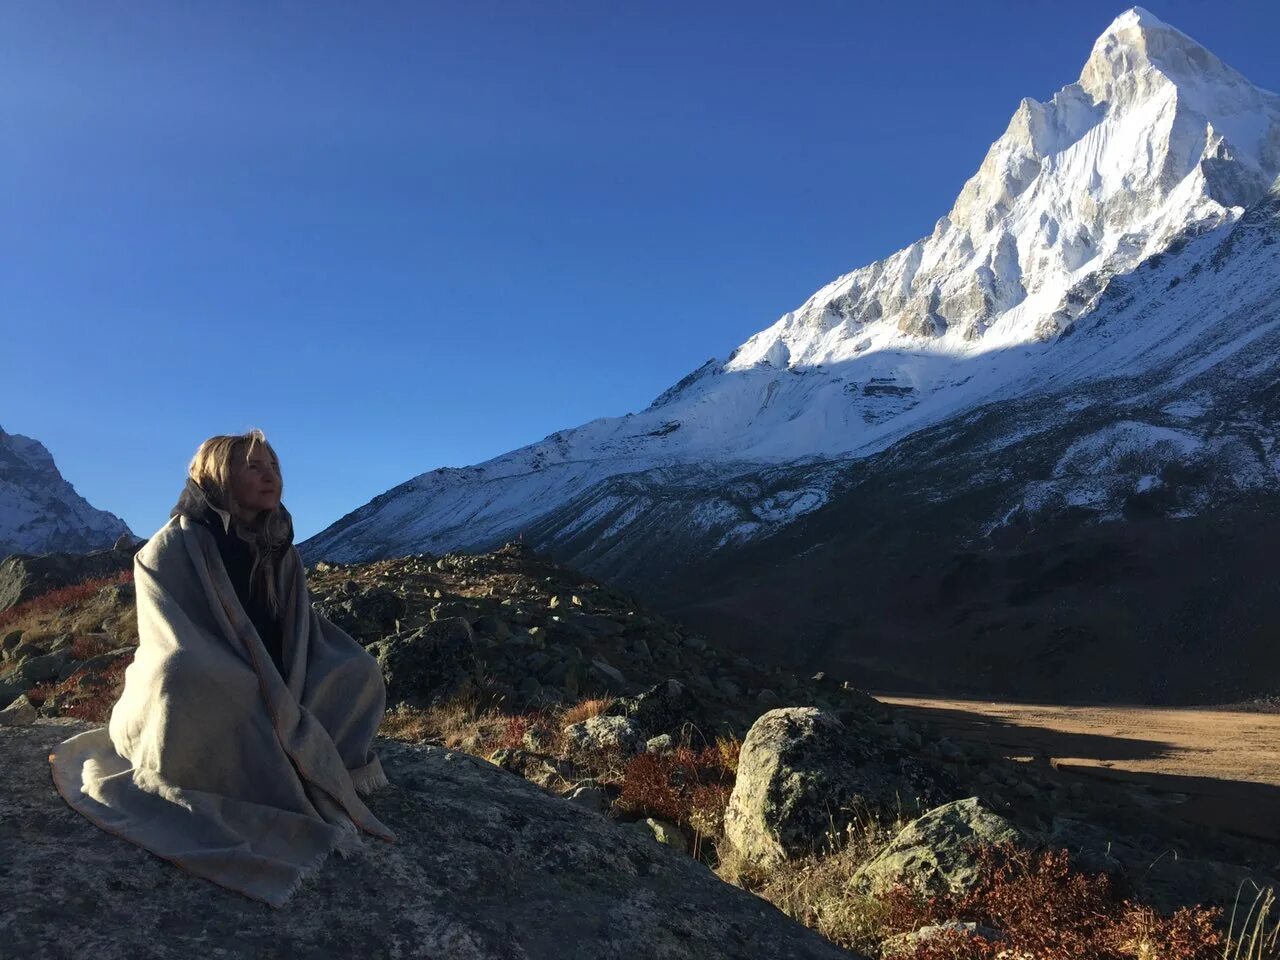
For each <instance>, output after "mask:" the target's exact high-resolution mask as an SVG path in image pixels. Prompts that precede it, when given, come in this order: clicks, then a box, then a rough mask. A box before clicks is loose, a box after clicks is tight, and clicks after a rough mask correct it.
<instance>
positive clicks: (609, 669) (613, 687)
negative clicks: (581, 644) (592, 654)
mask: <svg viewBox="0 0 1280 960" xmlns="http://www.w3.org/2000/svg"><path fill="white" fill-rule="evenodd" d="M587 675H588V676H589V677H590V678H591V679H593V680H595V681H596V683H598V684H600V686H602V687H604V689H606V690H608V691H610V692H620V691H623V690H626V689H627V678H626V677H624V676H623V675H622V671H621V670H619V669H618V668H617V667H614V666H611V665H610V664H608V663H607V662H605V661H604V660H601V659H600V658H598V657H597V658H596V659H594V660H592V661H591V666H590V667H589V668H588V669H587Z"/></svg>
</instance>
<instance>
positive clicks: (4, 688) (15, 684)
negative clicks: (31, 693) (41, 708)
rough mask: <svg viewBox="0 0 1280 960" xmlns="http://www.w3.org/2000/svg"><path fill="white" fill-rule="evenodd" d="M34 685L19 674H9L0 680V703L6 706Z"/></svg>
mask: <svg viewBox="0 0 1280 960" xmlns="http://www.w3.org/2000/svg"><path fill="white" fill-rule="evenodd" d="M34 686H35V684H34V683H31V682H30V681H29V680H27V679H25V678H24V677H23V676H22V675H21V674H16V673H14V674H10V675H9V676H7V677H5V678H4V679H3V680H0V705H3V706H6V707H7V706H8V705H9V704H11V703H12V702H13V701H14V700H16V699H17V698H18V697H20V696H22V695H23V694H24V693H26V692H27V691H28V690H30V689H31V688H32V687H34Z"/></svg>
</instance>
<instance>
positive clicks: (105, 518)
mask: <svg viewBox="0 0 1280 960" xmlns="http://www.w3.org/2000/svg"><path fill="white" fill-rule="evenodd" d="M123 535H128V536H129V537H130V538H132V536H133V534H132V532H131V531H130V530H129V528H128V526H126V525H125V522H124V521H123V520H121V519H120V518H119V517H117V516H116V515H115V514H112V513H107V512H106V511H105V510H98V509H95V508H94V507H92V506H90V505H89V503H88V502H87V501H86V500H85V499H84V498H83V497H82V496H80V494H78V493H76V491H75V488H74V487H72V486H71V484H70V483H68V482H67V481H66V480H65V479H63V476H62V474H61V473H59V472H58V468H57V466H56V465H55V464H54V462H53V457H52V456H51V455H50V454H49V451H48V450H46V449H45V448H44V445H43V444H41V443H40V442H39V441H38V440H33V439H31V438H30V437H24V436H21V435H19V434H16V433H5V432H4V430H2V429H0V558H3V557H6V556H8V555H10V554H15V553H27V554H42V553H49V552H51V551H55V550H62V551H81V552H83V551H86V550H93V549H97V548H107V547H110V546H111V545H112V544H113V543H115V542H116V541H117V540H118V539H119V538H120V537H121V536H123Z"/></svg>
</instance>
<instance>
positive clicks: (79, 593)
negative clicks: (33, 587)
mask: <svg viewBox="0 0 1280 960" xmlns="http://www.w3.org/2000/svg"><path fill="white" fill-rule="evenodd" d="M132 582H133V571H132V570H122V571H120V572H119V573H117V574H114V575H112V576H109V577H96V578H94V579H92V580H83V581H81V582H80V583H73V584H72V585H71V586H69V587H61V588H59V589H57V590H50V591H49V592H47V593H42V594H41V595H40V596H38V597H32V598H31V599H30V600H28V601H26V602H25V603H20V604H18V605H17V606H13V607H10V608H9V609H8V610H5V611H3V612H0V630H7V629H8V628H10V627H13V626H15V625H17V624H21V623H23V622H24V621H26V622H31V621H34V620H38V619H40V618H42V617H48V616H55V617H57V618H60V619H62V620H67V619H70V618H72V617H74V615H75V613H76V611H77V609H78V608H79V607H81V606H83V605H84V604H85V602H86V601H89V600H92V599H93V598H94V597H96V596H97V595H98V592H99V591H100V590H101V589H102V588H103V587H108V586H111V585H112V584H119V583H132ZM68 608H70V609H68Z"/></svg>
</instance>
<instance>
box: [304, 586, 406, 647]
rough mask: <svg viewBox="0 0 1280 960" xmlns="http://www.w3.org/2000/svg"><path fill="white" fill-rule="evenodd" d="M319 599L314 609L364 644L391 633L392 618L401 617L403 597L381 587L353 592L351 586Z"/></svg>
mask: <svg viewBox="0 0 1280 960" xmlns="http://www.w3.org/2000/svg"><path fill="white" fill-rule="evenodd" d="M347 587H348V589H347V590H345V591H343V592H342V593H339V594H336V595H334V596H331V597H326V598H325V599H323V600H316V601H314V602H315V606H316V609H317V610H318V611H319V612H320V614H321V616H323V617H324V618H325V619H327V620H330V621H332V622H333V623H334V624H335V625H337V626H338V627H341V628H342V629H343V630H345V631H346V632H347V633H349V634H351V636H352V637H354V638H355V639H356V640H358V641H359V642H360V643H363V644H364V645H365V646H368V645H369V644H371V643H373V642H374V641H375V640H381V639H382V638H383V637H385V636H386V635H387V634H389V633H394V632H395V629H396V621H397V620H399V619H400V618H401V617H403V616H404V612H405V604H404V600H403V599H402V598H401V597H399V596H397V595H396V594H395V593H394V592H393V591H391V590H388V589H386V588H385V587H370V588H367V589H365V590H362V591H358V592H357V591H356V589H355V588H354V586H351V585H347Z"/></svg>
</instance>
